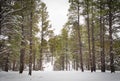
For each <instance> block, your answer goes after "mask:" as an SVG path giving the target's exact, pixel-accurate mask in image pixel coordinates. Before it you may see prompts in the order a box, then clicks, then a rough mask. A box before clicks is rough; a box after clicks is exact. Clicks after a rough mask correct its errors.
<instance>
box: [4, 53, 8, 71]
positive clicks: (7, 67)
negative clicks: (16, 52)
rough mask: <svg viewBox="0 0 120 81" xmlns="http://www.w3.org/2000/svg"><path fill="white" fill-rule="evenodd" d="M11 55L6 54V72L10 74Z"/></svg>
mask: <svg viewBox="0 0 120 81" xmlns="http://www.w3.org/2000/svg"><path fill="white" fill-rule="evenodd" d="M8 63H9V53H7V54H6V61H5V71H6V72H8V69H9V65H8Z"/></svg>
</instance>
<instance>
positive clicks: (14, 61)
mask: <svg viewBox="0 0 120 81" xmlns="http://www.w3.org/2000/svg"><path fill="white" fill-rule="evenodd" d="M15 64H16V60H13V66H12V70H13V71H15Z"/></svg>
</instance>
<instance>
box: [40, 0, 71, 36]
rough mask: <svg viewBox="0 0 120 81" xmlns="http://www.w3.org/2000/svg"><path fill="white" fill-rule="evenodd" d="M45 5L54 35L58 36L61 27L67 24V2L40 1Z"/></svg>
mask: <svg viewBox="0 0 120 81" xmlns="http://www.w3.org/2000/svg"><path fill="white" fill-rule="evenodd" d="M42 1H43V2H45V3H46V5H47V11H48V14H49V20H50V21H51V24H52V28H53V29H54V32H55V34H56V35H58V34H60V31H61V29H62V27H63V25H64V24H65V23H66V22H67V13H68V8H69V3H68V0H42Z"/></svg>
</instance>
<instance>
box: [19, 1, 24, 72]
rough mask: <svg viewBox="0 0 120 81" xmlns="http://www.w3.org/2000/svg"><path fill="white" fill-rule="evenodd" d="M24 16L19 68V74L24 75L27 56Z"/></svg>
mask: <svg viewBox="0 0 120 81" xmlns="http://www.w3.org/2000/svg"><path fill="white" fill-rule="evenodd" d="M21 6H22V8H23V0H21ZM21 16H22V25H21V30H22V31H21V35H22V40H21V49H20V68H19V73H23V70H24V56H25V35H24V25H23V22H24V16H23V12H21Z"/></svg>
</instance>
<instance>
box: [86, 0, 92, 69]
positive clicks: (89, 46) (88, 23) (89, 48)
mask: <svg viewBox="0 0 120 81" xmlns="http://www.w3.org/2000/svg"><path fill="white" fill-rule="evenodd" d="M89 19H90V18H89V0H87V34H88V54H89V59H88V70H92V58H91V43H90V30H91V29H90V22H89Z"/></svg>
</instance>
